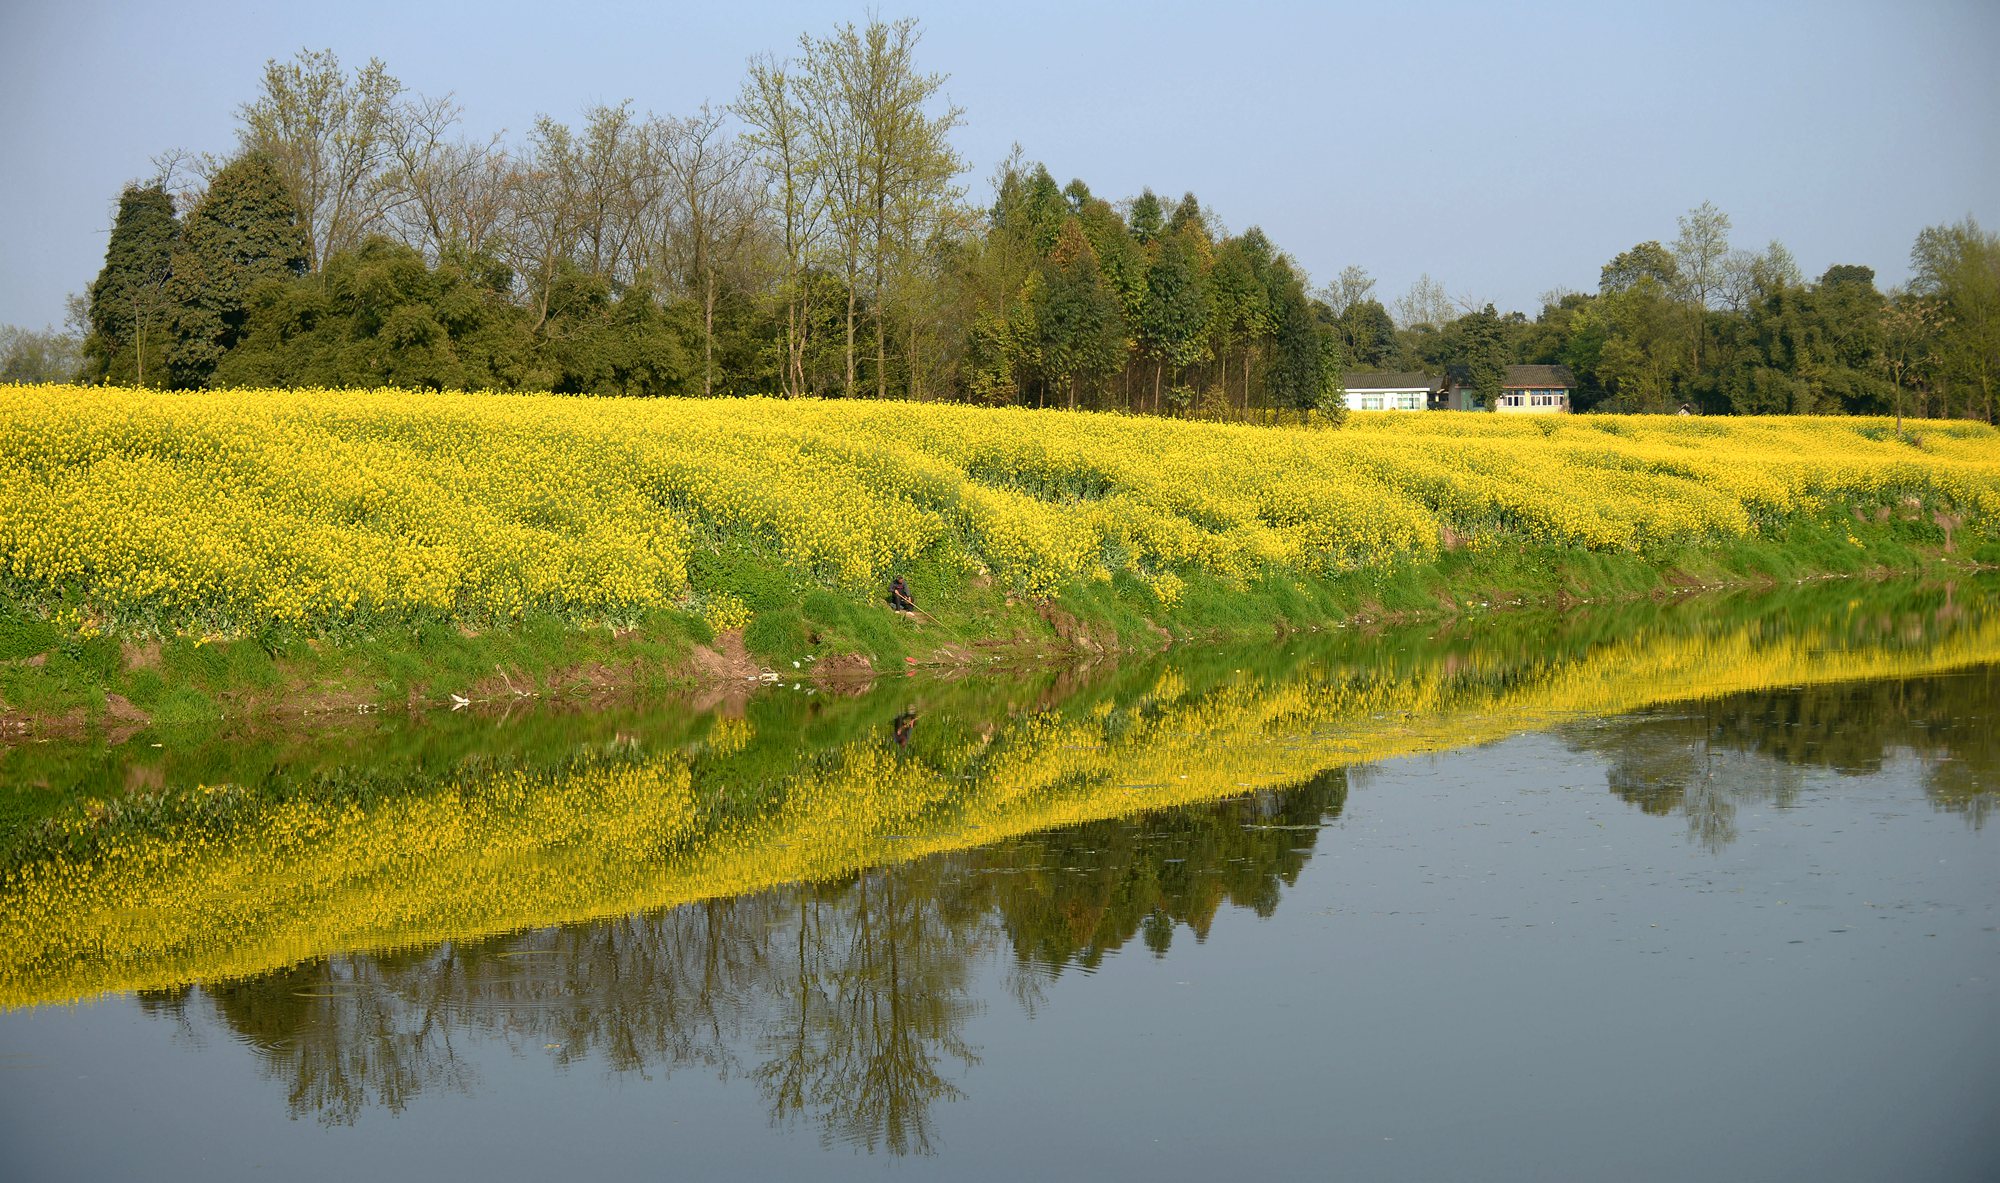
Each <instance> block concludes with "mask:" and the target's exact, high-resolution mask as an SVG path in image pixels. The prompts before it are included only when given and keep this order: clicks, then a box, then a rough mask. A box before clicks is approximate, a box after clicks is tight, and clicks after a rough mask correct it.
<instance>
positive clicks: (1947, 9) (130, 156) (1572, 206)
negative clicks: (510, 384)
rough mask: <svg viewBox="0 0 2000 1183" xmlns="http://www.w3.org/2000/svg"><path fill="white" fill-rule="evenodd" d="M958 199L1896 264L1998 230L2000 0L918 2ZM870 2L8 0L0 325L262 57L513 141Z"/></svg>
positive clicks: (1512, 278) (1558, 260) (734, 78)
mask: <svg viewBox="0 0 2000 1183" xmlns="http://www.w3.org/2000/svg"><path fill="white" fill-rule="evenodd" d="M877 11H878V12H879V14H880V15H881V16H882V17H884V18H885V19H894V18H896V17H900V16H905V15H908V16H915V17H916V18H918V20H919V22H920V24H921V27H922V29H923V44H922V49H921V51H920V56H919V63H920V65H921V66H922V67H923V68H925V69H927V70H931V71H936V72H942V73H945V74H948V75H949V76H950V80H949V82H948V83H947V86H946V90H947V93H948V94H949V96H950V98H951V100H952V101H953V102H955V103H957V104H958V105H959V106H961V107H963V108H964V109H965V125H964V127H963V128H961V129H960V131H959V132H958V133H957V136H956V145H957V147H958V150H959V152H960V154H961V155H963V156H964V157H966V158H967V159H968V160H969V161H970V162H971V167H970V168H969V170H968V173H967V175H966V177H965V178H964V181H965V184H966V186H967V189H968V194H969V197H970V198H971V199H972V200H975V201H979V202H981V203H982V204H983V203H985V201H986V200H987V199H988V198H989V197H990V193H991V190H990V186H989V184H988V181H987V179H988V178H989V177H990V176H991V175H992V172H993V167H994V165H995V164H997V163H998V162H999V161H1000V160H1001V159H1002V158H1003V157H1005V156H1006V154H1007V152H1008V149H1009V147H1010V146H1011V145H1013V144H1014V143H1017V142H1018V143H1019V144H1020V145H1021V147H1022V149H1023V151H1024V152H1025V153H1026V155H1027V157H1028V158H1029V159H1031V160H1039V161H1042V162H1045V163H1046V164H1047V165H1048V167H1049V170H1050V171H1051V172H1052V173H1054V174H1055V175H1056V178H1057V179H1058V180H1059V181H1067V180H1068V179H1069V178H1071V177H1081V178H1082V179H1083V180H1084V181H1085V182H1086V183H1087V184H1088V185H1089V186H1090V187H1091V190H1092V191H1093V192H1095V193H1097V194H1099V195H1100V196H1104V197H1109V198H1112V199H1117V198H1120V197H1126V196H1131V195H1133V194H1136V193H1137V192H1138V191H1139V190H1140V189H1141V188H1142V187H1145V186H1151V187H1152V188H1153V189H1155V190H1156V191H1158V192H1160V193H1162V194H1166V195H1169V196H1177V195H1179V194H1180V193H1182V192H1187V191H1192V192H1193V193H1195V194H1196V196H1197V197H1198V198H1199V199H1200V200H1201V203H1202V205H1203V206H1204V207H1205V208H1207V209H1209V210H1210V211H1211V212H1213V213H1214V214H1215V215H1217V216H1218V217H1219V218H1220V219H1221V220H1222V222H1223V223H1224V224H1225V225H1226V226H1227V227H1228V228H1229V229H1230V230H1232V231H1234V230H1241V229H1244V228H1247V227H1249V226H1253V225H1256V226H1261V227H1263V229H1264V231H1265V232H1266V233H1267V234H1268V235H1270V237H1271V238H1272V239H1273V241H1275V242H1276V243H1277V244H1278V245H1279V246H1280V247H1281V248H1283V249H1284V250H1286V251H1287V252H1288V253H1290V254H1291V255H1292V256H1293V257H1294V258H1295V259H1296V260H1297V261H1298V262H1299V263H1300V264H1302V265H1303V266H1304V268H1305V269H1306V270H1307V271H1308V272H1309V273H1310V274H1311V275H1312V276H1313V278H1314V279H1315V280H1316V281H1324V280H1327V279H1330V278H1332V277H1333V276H1334V275H1336V274H1337V273H1338V272H1339V271H1340V269H1341V268H1342V267H1344V266H1347V265H1350V264H1354V265H1359V266H1361V267H1364V268H1366V269H1367V270H1368V271H1369V273H1370V274H1371V275H1373V276H1374V277H1375V278H1376V279H1377V281H1378V287H1377V295H1378V296H1380V297H1381V298H1382V299H1383V301H1384V302H1385V303H1392V302H1393V300H1394V298H1395V297H1396V296H1397V295H1400V294H1401V293H1403V292H1404V291H1406V290H1408V288H1409V287H1410V285H1411V284H1412V282H1413V281H1415V280H1416V279H1417V277H1418V276H1419V275H1421V274H1428V275H1430V276H1432V277H1434V278H1436V279H1437V280H1439V281H1440V282H1442V283H1443V285H1444V286H1445V289H1446V290H1447V291H1448V292H1449V293H1450V294H1451V295H1452V296H1453V297H1454V298H1457V299H1459V300H1461V301H1467V302H1472V303H1475V304H1476V303H1484V302H1487V301H1491V302H1492V303H1494V304H1495V305H1497V306H1498V307H1499V308H1500V309H1501V310H1503V311H1505V310H1508V309H1520V310H1523V311H1526V312H1528V313H1530V314H1531V315H1532V314H1533V313H1534V311H1535V310H1536V309H1537V308H1539V306H1540V297H1541V294H1542V293H1544V292H1547V291H1549V290H1551V289H1556V288H1566V289H1574V290H1583V291H1588V290H1594V289H1595V288H1596V285H1597V275H1598V269H1599V268H1600V267H1601V266H1603V264H1604V262H1605V261H1606V260H1608V259H1610V258H1611V256H1613V255H1614V254H1616V253H1617V252H1619V251H1621V250H1623V249H1625V248H1627V247H1630V246H1632V245H1633V244H1635V243H1638V242H1643V241H1646V240H1648V239H1659V240H1661V241H1671V240H1672V238H1673V237H1674V234H1675V233H1676V226H1675V219H1676V218H1677V217H1678V216H1679V215H1681V214H1683V213H1685V212H1686V211H1687V210H1689V209H1690V208H1692V207H1694V206H1697V205H1699V204H1700V203H1702V202H1703V201H1712V202H1714V203H1715V204H1716V205H1717V206H1719V207H1721V209H1722V210H1723V211H1725V212H1726V213H1727V214H1729V216H1730V217H1731V219H1732V221H1733V223H1734V229H1733V232H1732V241H1733V242H1734V244H1735V245H1737V246H1741V247H1747V248H1761V247H1762V246H1763V245H1764V244H1765V243H1767V242H1769V241H1770V240H1772V239H1779V240H1782V241H1783V242H1784V243H1785V244H1786V246H1788V247H1789V248H1790V249H1791V250H1792V252H1793V253H1794V255H1796V256H1797V258H1798V261H1799V264H1800V266H1801V268H1802V269H1803V270H1804V271H1805V273H1806V274H1807V276H1808V277H1811V276H1817V275H1818V274H1819V273H1820V272H1822V271H1823V270H1824V269H1825V268H1826V267H1828V266H1830V265H1832V264H1835V263H1861V264H1866V265H1868V266H1871V267H1874V268H1875V269H1876V272H1877V275H1878V276H1879V278H1880V282H1881V283H1882V285H1883V286H1884V287H1886V286H1888V285H1889V284H1892V283H1896V282H1899V281H1901V280H1903V279H1904V278H1906V277H1907V273H1908V258H1909V250H1910V244H1911V242H1912V240H1913V239H1914V238H1915V237H1916V235H1917V232H1918V231H1920V230H1922V229H1923V228H1924V227H1925V226H1929V225H1936V224H1940V223H1945V222H1953V221H1957V220H1959V219H1961V218H1964V217H1966V216H1968V215H1970V216H1973V217H1975V218H1977V219H1978V220H1979V221H1980V223H1981V224H1982V225H1984V226H1986V227H1988V228H2000V70H1995V69H1993V67H1992V51H1993V48H1994V47H1995V46H1996V45H2000V3H1995V2H1994V0H1905V2H1903V3H1889V2H1887V0H1881V2H1876V3H1848V2H1845V0H1817V2H1808V3H1776V2H1774V3H1759V2H1757V0H1734V2H1732V3H1710V2H1708V0H1691V2H1686V3H1674V4H1643V5H1642V4H1634V3H1624V2H1615V0H1596V2H1593V3H1580V4H1567V3H1563V4H1557V3H1549V4H1521V5H1509V4H1503V3H1499V2H1497V0H1486V2H1483V3H1421V2H1416V3H1400V4H1384V3H1380V2H1379V0H1376V2H1372V3H1366V4H1353V5H1348V4H1308V3H1289V4H1285V3H1258V2H1256V0H1235V2H1234V3H1229V4H1224V3H1221V2H1211V3H1206V4H1190V3H1175V2H1172V0H1153V2H1152V3H1129V4H1128V3H1082V2H1079V0H1069V2H1067V3H1042V2H1040V0H1014V2H1012V3H1008V4H976V5H975V4H921V3H914V2H912V3H906V4H904V5H902V6H900V7H892V6H890V5H889V4H887V3H884V4H883V5H881V6H880V7H879V9H878V10H877ZM868 13H869V10H868V9H867V8H866V7H865V6H863V5H859V4H854V5H843V4H803V3H759V2H757V0H735V2H733V3H703V4H683V3H674V2H670V0H660V2H655V3H647V4H614V3H592V2H589V0H563V2H562V3H557V4H549V3H546V0H534V2H522V0H488V2H485V3H481V4H477V5H469V4H463V3H459V4H432V3H428V2H426V0H399V2H395V3H382V2H379V0H346V2H343V3H340V4H315V5H290V4H283V3H270V2H269V0H263V2H257V3H240V2H232V3H204V2H202V0H187V2H185V3H182V4H176V5H163V4H158V3H149V4H138V3H132V2H130V0H126V2H122V3H120V2H107V0H63V2H53V0H0V161H5V162H7V168H6V174H7V178H6V183H5V184H3V185H0V323H12V324H19V325H25V326H31V327H39V326H42V325H45V324H52V323H59V322H60V321H61V320H62V317H63V308H64V300H65V298H66V296H67V295H68V294H70V293H72V292H80V291H82V290H83V289H84V288H85V287H87V286H88V285H89V283H90V281H91V280H92V279H93V278H94V277H95V275H96V274H97V271H98V269H99V268H100V267H101V266H102V265H103V259H104V248H105V243H106V240H107V237H108V233H109V230H110V225H111V217H112V213H113V211H114V208H115V205H116V201H117V195H118V191H119V189H120V188H121V187H122V186H123V185H124V184H125V183H126V182H127V181H130V180H133V179H135V178H142V177H145V176H148V175H149V174H150V173H151V171H152V169H151V165H150V164H149V161H150V160H151V159H152V158H153V157H155V156H156V155H158V154H160V153H162V152H164V151H166V150H169V149H175V148H181V149H188V150H193V151H198V152H201V151H207V152H225V151H227V150H229V149H230V148H231V146H232V145H233V144H234V142H235V128H236V119H235V112H236V108H237V107H238V106H239V105H240V104H242V103H244V102H247V101H248V100H250V99H251V98H253V97H254V96H255V93H256V89H257V85H258V78H259V75H260V73H261V71H262V69H263V65H264V63H265V62H266V61H267V60H268V59H270V58H274V57H276V58H288V57H290V56H292V55H293V54H294V53H296V52H298V51H299V50H300V49H302V48H313V49H323V48H330V49H332V50H334V51H335V52H336V53H337V54H338V55H339V56H340V58H341V60H342V61H343V62H344V63H346V64H348V65H349V66H355V65H359V64H361V63H363V62H365V61H366V60H367V59H368V58H369V57H371V56H372V57H379V58H381V59H382V60H383V61H384V62H385V63H386V64H387V65H388V67H389V69H390V71H391V73H393V74H394V75H396V77H398V78H399V79H401V80H402V81H403V83H404V84H405V85H407V86H408V87H410V88H411V89H413V90H416V91H419V92H422V93H424V94H430V95H436V94H443V93H446V92H450V93H452V94H454V95H455V96H456V98H457V100H458V101H459V102H460V103H461V104H462V105H463V106H464V108H465V111H466V119H465V125H466V127H467V129H468V130H469V131H473V132H477V133H481V134H490V133H493V132H501V131H504V132H506V133H507V135H508V137H509V139H510V140H512V141H513V142H516V143H518V142H519V140H520V139H521V136H522V133H523V132H524V131H525V129H526V128H527V127H528V125H529V124H530V123H531V122H532V121H533V119H534V118H535V117H536V115H538V114H541V113H548V114H550V115H553V116H556V117H557V118H561V119H566V120H569V121H571V122H575V121H577V120H578V119H579V117H580V115H581V113H582V112H583V111H584V110H585V109H586V108H588V107H589V106H591V105H594V104H596V103H600V102H613V103H615V102H618V101H620V100H624V99H630V100H632V102H633V105H634V106H635V108H637V109H639V110H641V111H647V110H650V111H654V112H657V113H660V114H684V113H687V112H689V111H691V110H693V109H694V108H696V107H698V106H700V104H701V103H702V102H704V101H709V102H714V103H726V102H728V101H730V100H731V99H733V98H734V97H735V95H736V92H737V90H738V88H739V86H740V84H741V80H742V77H743V67H744V63H745V61H746V60H747V59H748V58H750V57H751V56H753V55H757V54H761V53H766V52H770V53H776V54H779V55H781V56H782V55H785V54H787V53H788V52H790V51H791V50H792V49H793V48H794V47H795V46H796V43H797V40H798V37H799V35H800V34H801V33H814V34H819V33H825V32H828V31H830V30H832V29H833V28H834V27H835V26H836V25H838V24H840V23H842V22H846V21H863V20H865V19H867V16H868Z"/></svg>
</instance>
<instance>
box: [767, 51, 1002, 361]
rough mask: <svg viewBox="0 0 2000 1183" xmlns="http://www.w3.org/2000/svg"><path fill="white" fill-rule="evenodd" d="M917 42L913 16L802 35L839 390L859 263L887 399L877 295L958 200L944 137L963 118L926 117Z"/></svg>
mask: <svg viewBox="0 0 2000 1183" xmlns="http://www.w3.org/2000/svg"><path fill="white" fill-rule="evenodd" d="M920 37H921V35H920V34H919V33H918V31H917V23H916V21H915V20H913V19H908V18H906V19H904V20H900V21H897V22H895V23H894V24H884V23H883V22H882V21H880V20H870V21H869V22H868V24H867V26H866V27H864V28H856V27H855V26H854V25H851V24H849V25H844V26H842V27H841V28H840V29H838V30H837V31H836V32H835V33H834V35H833V36H831V37H824V38H820V39H817V40H814V39H812V38H805V39H803V40H802V42H801V45H802V48H803V49H804V51H805V57H804V65H803V77H804V92H805V95H806V97H807V102H806V105H805V108H804V109H805V111H806V112H807V123H808V126H809V127H810V129H811V137H812V140H813V141H814V146H815V153H814V155H815V156H816V157H818V159H819V160H820V162H821V168H822V175H823V176H824V178H825V179H826V191H827V193H828V196H829V197H830V198H831V199H832V200H831V204H830V209H831V214H832V218H831V221H832V225H833V227H834V229H835V233H836V236H837V238H838V239H839V243H840V247H841V263H842V266H843V269H844V271H845V273H846V278H847V282H848V301H847V387H848V392H849V393H850V394H851V393H853V391H854V388H855V385H856V364H855V353H856V348H855V345H856V343H855V322H856V320H857V303H858V296H857V289H858V288H859V286H860V279H861V268H862V264H863V262H864V259H865V262H866V263H867V265H868V270H869V277H870V287H871V290H872V294H873V302H874V308H873V311H874V318H875V393H876V395H877V397H882V396H885V395H886V394H887V393H888V326H887V322H886V319H885V312H886V307H885V305H886V300H885V296H886V293H887V288H888V285H889V282H890V278H891V277H890V269H891V267H892V266H893V265H894V263H895V260H896V259H897V258H898V257H908V256H909V253H910V251H911V249H912V247H913V245H914V244H915V243H916V242H919V241H921V240H922V233H923V231H924V230H925V229H926V228H927V227H928V225H929V224H930V220H931V218H932V217H934V216H935V215H936V214H937V212H939V211H942V210H943V209H945V208H946V207H948V206H950V205H951V204H952V203H953V202H954V201H955V200H956V199H957V197H958V195H959V194H958V190H957V189H956V188H954V187H953V185H952V178H953V177H954V176H956V175H957V174H958V172H959V171H960V169H961V167H962V162H961V161H960V160H959V157H958V155H957V153H956V152H954V151H953V150H952V147H951V143H950V135H951V131H952V129H953V128H955V127H957V126H958V125H959V124H960V123H961V122H962V121H963V114H964V113H963V112H962V111H961V110H960V109H959V108H957V107H953V106H949V105H947V106H946V107H945V109H944V110H942V111H940V112H938V113H936V114H933V113H932V112H931V110H930V108H931V107H932V105H933V104H934V101H935V100H936V99H937V97H938V96H939V94H940V92H941V91H942V90H943V87H944V82H945V79H944V76H943V75H941V74H919V73H917V72H916V67H915V58H916V48H917V42H918V41H919V40H920Z"/></svg>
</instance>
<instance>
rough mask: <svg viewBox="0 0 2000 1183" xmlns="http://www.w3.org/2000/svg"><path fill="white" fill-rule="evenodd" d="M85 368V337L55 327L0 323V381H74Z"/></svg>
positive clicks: (26, 382)
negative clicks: (29, 326)
mask: <svg viewBox="0 0 2000 1183" xmlns="http://www.w3.org/2000/svg"><path fill="white" fill-rule="evenodd" d="M82 369H83V339H82V338H81V337H79V336H77V335H76V334H75V333H65V332H58V331H57V330H55V329H53V328H48V329H43V330H41V331H39V332H37V331H36V330H34V329H24V328H17V327H15V326H14V325H0V382H15V383H21V384H23V385H27V384H33V383H40V382H74V381H76V379H77V375H78V374H79V373H80V372H81V371H82Z"/></svg>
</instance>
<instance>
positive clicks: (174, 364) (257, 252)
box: [164, 152, 307, 388]
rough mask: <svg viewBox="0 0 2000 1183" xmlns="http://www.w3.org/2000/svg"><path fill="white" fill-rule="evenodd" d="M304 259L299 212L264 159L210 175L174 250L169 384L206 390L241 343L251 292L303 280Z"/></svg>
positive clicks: (241, 160)
mask: <svg viewBox="0 0 2000 1183" xmlns="http://www.w3.org/2000/svg"><path fill="white" fill-rule="evenodd" d="M306 259H307V245H306V235H305V230H304V228H303V226H301V224H300V221H299V212H298V209H297V207H296V206H294V205H293V203H292V198H291V194H290V193H289V192H287V190H286V188H285V184H284V181H283V179H282V178H281V177H280V176H279V175H278V171H277V169H276V168H275V167H274V166H273V164H272V163H271V161H270V159H269V158H268V157H266V156H264V155H262V154H260V153H256V152H249V153H245V154H244V155H242V156H239V157H237V158H236V159H235V160H233V161H231V162H230V163H229V164H227V165H225V166H224V167H223V168H222V170H221V171H220V172H218V173H216V174H215V177H214V179H213V180H211V181H210V182H209V186H208V191H207V192H206V193H204V194H203V195H202V198H201V200H200V201H199V202H197V203H196V204H195V207H194V209H192V210H190V211H189V212H188V217H187V221H186V223H185V224H184V225H183V227H182V230H181V238H180V242H179V244H178V245H177V246H176V248H175V250H174V252H173V257H172V275H171V276H170V277H169V278H168V281H167V289H166V290H167V298H168V301H169V304H170V307H171V312H170V323H171V326H172V331H173V339H172V341H171V342H170V343H169V344H168V346H167V348H166V351H165V359H164V360H165V362H166V370H167V374H168V379H169V381H170V383H171V384H172V385H175V386H179V387H184V388H185V387H199V386H206V385H208V382H209V379H210V377H211V376H212V375H213V374H214V372H215V369H216V366H217V365H218V364H219V363H220V362H221V361H222V359H223V356H224V355H225V354H226V353H228V352H229V350H230V349H232V348H234V347H235V346H236V344H237V343H238V342H239V341H240V340H241V339H242V337H243V329H244V322H245V320H246V319H247V316H248V312H249V303H250V291H251V289H252V288H254V287H255V286H256V285H257V284H259V283H261V282H264V281H267V280H278V281H282V280H286V279H292V278H296V277H298V276H300V275H303V274H305V271H306Z"/></svg>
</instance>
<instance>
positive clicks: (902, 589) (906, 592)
mask: <svg viewBox="0 0 2000 1183" xmlns="http://www.w3.org/2000/svg"><path fill="white" fill-rule="evenodd" d="M889 606H890V607H891V608H894V609H895V610H896V611H898V612H911V613H914V612H915V611H916V610H917V602H916V601H915V600H913V599H911V598H910V585H909V584H907V583H904V582H903V577H902V576H901V575H898V576H896V578H895V579H893V580H891V581H890V583H889Z"/></svg>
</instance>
